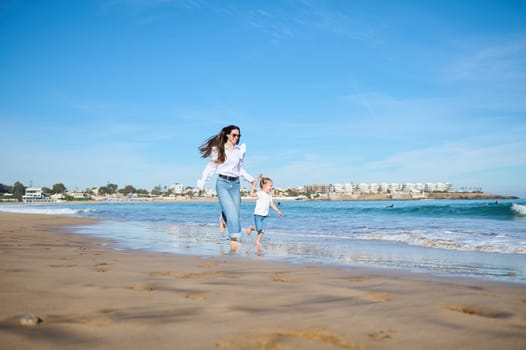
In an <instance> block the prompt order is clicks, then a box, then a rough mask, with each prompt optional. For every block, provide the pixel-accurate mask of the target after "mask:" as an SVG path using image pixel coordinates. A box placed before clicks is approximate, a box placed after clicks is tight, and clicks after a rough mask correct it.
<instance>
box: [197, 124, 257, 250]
mask: <svg viewBox="0 0 526 350" xmlns="http://www.w3.org/2000/svg"><path fill="white" fill-rule="evenodd" d="M240 138H241V131H240V129H239V127H237V126H235V125H229V126H225V127H224V128H223V129H221V132H220V133H219V134H217V135H214V136H212V137H210V138H209V139H208V140H206V141H205V142H203V144H202V145H201V146H200V147H199V151H200V152H201V157H202V158H210V162H209V163H208V164H207V166H206V167H205V169H204V170H203V174H202V176H201V179H199V180H197V188H198V189H200V190H202V189H203V188H204V186H205V183H206V181H208V179H210V177H212V175H214V174H215V173H217V174H218V176H217V182H216V192H217V197H218V198H219V204H220V205H221V210H222V211H223V214H224V216H225V219H226V220H225V221H226V224H227V227H228V235H229V237H230V241H231V243H232V245H233V246H232V247H233V248H234V249H235V248H236V247H237V246H239V241H240V240H241V223H240V220H239V219H240V204H241V193H240V189H241V188H240V181H239V177H240V176H242V177H243V178H244V179H245V180H246V181H248V182H250V183H251V184H252V185H255V184H256V181H255V180H254V178H253V177H252V176H250V174H249V173H248V172H247V171H246V170H245V169H244V168H243V160H244V158H245V151H246V146H245V144H241V145H239V139H240Z"/></svg>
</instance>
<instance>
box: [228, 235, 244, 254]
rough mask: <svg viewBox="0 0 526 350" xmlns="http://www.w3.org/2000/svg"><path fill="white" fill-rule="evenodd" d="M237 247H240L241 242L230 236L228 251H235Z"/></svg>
mask: <svg viewBox="0 0 526 350" xmlns="http://www.w3.org/2000/svg"><path fill="white" fill-rule="evenodd" d="M239 247H241V243H239V242H238V241H237V238H231V239H230V253H235V252H236V251H237V250H238V249H239Z"/></svg>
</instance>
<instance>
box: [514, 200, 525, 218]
mask: <svg viewBox="0 0 526 350" xmlns="http://www.w3.org/2000/svg"><path fill="white" fill-rule="evenodd" d="M511 210H513V211H514V212H515V213H516V214H518V215H520V216H526V205H523V204H517V203H513V204H512V206H511Z"/></svg>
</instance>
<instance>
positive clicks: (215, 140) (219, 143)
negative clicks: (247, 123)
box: [199, 125, 241, 164]
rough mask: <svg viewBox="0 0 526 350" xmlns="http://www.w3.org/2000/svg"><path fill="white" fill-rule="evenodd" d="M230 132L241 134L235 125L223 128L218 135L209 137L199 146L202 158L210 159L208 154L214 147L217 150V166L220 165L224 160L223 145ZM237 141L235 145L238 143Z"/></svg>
mask: <svg viewBox="0 0 526 350" xmlns="http://www.w3.org/2000/svg"><path fill="white" fill-rule="evenodd" d="M232 130H238V131H239V132H241V130H240V129H239V127H238V126H236V125H229V126H225V127H224V128H223V129H221V131H220V132H219V134H217V135H214V136H211V137H210V138H208V139H207V140H206V141H204V142H203V143H202V144H201V146H199V152H200V153H201V157H202V158H208V157H210V154H211V153H212V149H213V148H214V147H216V148H217V159H216V161H215V162H216V163H217V164H222V163H224V162H225V160H226V154H225V143H226V142H227V140H228V135H229V134H230V133H231V132H232ZM239 139H240V138H238V139H237V143H236V145H237V144H238V143H239Z"/></svg>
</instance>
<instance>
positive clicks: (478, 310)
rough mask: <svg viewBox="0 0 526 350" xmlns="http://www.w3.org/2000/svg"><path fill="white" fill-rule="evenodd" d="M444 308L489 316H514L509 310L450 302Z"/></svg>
mask: <svg viewBox="0 0 526 350" xmlns="http://www.w3.org/2000/svg"><path fill="white" fill-rule="evenodd" d="M444 308H445V309H447V310H451V311H456V312H461V313H464V314H467V315H475V316H481V317H487V318H507V317H510V316H512V314H511V313H509V312H503V311H497V310H492V309H488V308H481V307H476V306H470V305H455V304H448V305H444Z"/></svg>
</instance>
